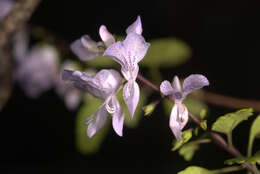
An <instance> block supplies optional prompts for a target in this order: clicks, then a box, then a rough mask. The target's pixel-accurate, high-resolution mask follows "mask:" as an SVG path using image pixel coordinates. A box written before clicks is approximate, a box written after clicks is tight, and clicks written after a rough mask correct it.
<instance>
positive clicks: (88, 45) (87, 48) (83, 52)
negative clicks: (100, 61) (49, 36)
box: [70, 35, 102, 61]
mask: <svg viewBox="0 0 260 174" xmlns="http://www.w3.org/2000/svg"><path fill="white" fill-rule="evenodd" d="M70 48H71V50H72V51H73V53H74V54H75V55H77V56H78V57H79V59H80V60H82V61H89V60H92V59H94V58H96V57H98V56H101V55H102V54H101V53H100V52H99V48H98V44H97V42H95V41H93V40H92V39H91V38H90V37H89V36H88V35H84V36H82V37H81V38H80V39H77V40H76V41H74V42H73V43H72V44H71V45H70Z"/></svg>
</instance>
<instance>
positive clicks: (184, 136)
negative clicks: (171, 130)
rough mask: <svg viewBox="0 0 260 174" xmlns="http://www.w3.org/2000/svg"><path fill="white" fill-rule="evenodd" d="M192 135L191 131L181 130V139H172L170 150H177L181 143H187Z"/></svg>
mask: <svg viewBox="0 0 260 174" xmlns="http://www.w3.org/2000/svg"><path fill="white" fill-rule="evenodd" d="M191 137H192V131H190V130H186V131H184V132H182V135H181V138H182V139H181V141H177V140H173V143H172V144H173V148H172V151H175V150H178V149H179V148H180V147H181V146H182V145H183V144H185V143H187V142H188V141H189V140H190V139H191Z"/></svg>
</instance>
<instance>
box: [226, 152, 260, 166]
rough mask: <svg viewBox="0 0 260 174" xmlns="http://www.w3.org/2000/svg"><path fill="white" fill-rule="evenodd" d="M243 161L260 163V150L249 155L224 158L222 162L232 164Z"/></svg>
mask: <svg viewBox="0 0 260 174" xmlns="http://www.w3.org/2000/svg"><path fill="white" fill-rule="evenodd" d="M245 162H249V163H252V164H256V163H258V164H260V151H258V152H256V153H255V154H254V155H253V156H251V157H241V158H232V159H229V160H226V161H225V162H224V163H225V164H227V165H232V164H242V163H245Z"/></svg>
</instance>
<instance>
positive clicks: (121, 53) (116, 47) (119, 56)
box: [103, 41, 126, 67]
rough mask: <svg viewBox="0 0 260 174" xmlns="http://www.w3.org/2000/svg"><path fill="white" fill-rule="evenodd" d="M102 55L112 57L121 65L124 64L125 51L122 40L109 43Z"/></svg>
mask: <svg viewBox="0 0 260 174" xmlns="http://www.w3.org/2000/svg"><path fill="white" fill-rule="evenodd" d="M103 56H107V57H110V58H112V59H113V60H114V61H116V62H117V63H119V64H120V65H121V66H122V67H123V66H124V65H126V57H125V56H126V52H125V48H124V46H123V44H122V42H120V41H118V42H116V43H114V44H112V45H110V46H109V47H108V48H107V49H106V51H105V52H104V54H103Z"/></svg>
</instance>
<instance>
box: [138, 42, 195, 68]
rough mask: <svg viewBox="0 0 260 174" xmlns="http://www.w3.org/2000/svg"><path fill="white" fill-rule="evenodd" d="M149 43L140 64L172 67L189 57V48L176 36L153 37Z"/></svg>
mask: <svg viewBox="0 0 260 174" xmlns="http://www.w3.org/2000/svg"><path fill="white" fill-rule="evenodd" d="M150 44H151V46H150V48H149V49H148V52H147V54H146V56H145V58H144V59H143V60H142V61H141V62H140V64H141V65H144V66H150V67H152V66H157V67H173V66H178V65H180V64H183V63H185V62H186V61H187V60H188V59H189V58H190V57H191V48H190V47H189V46H188V45H187V44H186V43H185V42H183V41H182V40H180V39H177V38H160V39H154V40H152V41H150Z"/></svg>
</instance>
